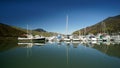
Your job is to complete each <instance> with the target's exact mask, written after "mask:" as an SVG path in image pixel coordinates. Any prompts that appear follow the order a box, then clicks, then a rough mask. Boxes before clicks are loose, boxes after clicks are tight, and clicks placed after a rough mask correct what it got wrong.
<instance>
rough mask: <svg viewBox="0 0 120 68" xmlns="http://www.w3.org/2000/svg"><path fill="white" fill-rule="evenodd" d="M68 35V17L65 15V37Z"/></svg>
mask: <svg viewBox="0 0 120 68" xmlns="http://www.w3.org/2000/svg"><path fill="white" fill-rule="evenodd" d="M67 34H68V15H67V18H66V35H67Z"/></svg>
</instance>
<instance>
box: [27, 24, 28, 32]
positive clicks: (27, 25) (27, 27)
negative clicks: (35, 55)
mask: <svg viewBox="0 0 120 68" xmlns="http://www.w3.org/2000/svg"><path fill="white" fill-rule="evenodd" d="M27 34H28V24H27Z"/></svg>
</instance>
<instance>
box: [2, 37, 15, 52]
mask: <svg viewBox="0 0 120 68" xmlns="http://www.w3.org/2000/svg"><path fill="white" fill-rule="evenodd" d="M16 47H17V41H16V38H0V52H4V51H8V50H10V49H14V48H16Z"/></svg>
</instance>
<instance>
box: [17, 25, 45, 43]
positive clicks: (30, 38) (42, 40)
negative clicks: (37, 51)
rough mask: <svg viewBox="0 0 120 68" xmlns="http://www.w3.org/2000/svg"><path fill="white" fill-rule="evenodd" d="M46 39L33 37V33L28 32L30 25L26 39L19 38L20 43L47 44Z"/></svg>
mask: <svg viewBox="0 0 120 68" xmlns="http://www.w3.org/2000/svg"><path fill="white" fill-rule="evenodd" d="M45 40H46V38H45V37H42V36H39V35H35V36H33V35H32V33H29V32H28V25H27V34H25V37H18V41H19V42H45Z"/></svg>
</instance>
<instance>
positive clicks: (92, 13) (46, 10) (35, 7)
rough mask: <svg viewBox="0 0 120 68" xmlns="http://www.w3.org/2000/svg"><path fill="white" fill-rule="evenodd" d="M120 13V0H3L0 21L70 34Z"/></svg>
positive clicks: (1, 0) (0, 2)
mask: <svg viewBox="0 0 120 68" xmlns="http://www.w3.org/2000/svg"><path fill="white" fill-rule="evenodd" d="M116 15H120V0H0V22H1V23H4V24H8V25H12V26H17V27H21V28H26V26H27V25H28V26H29V29H36V28H42V29H45V30H46V31H49V32H57V33H62V34H65V33H66V17H67V16H68V34H71V33H72V32H74V31H76V30H79V29H81V28H84V27H87V26H91V25H94V24H96V23H98V22H100V21H102V20H104V19H106V18H108V17H112V16H116Z"/></svg>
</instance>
